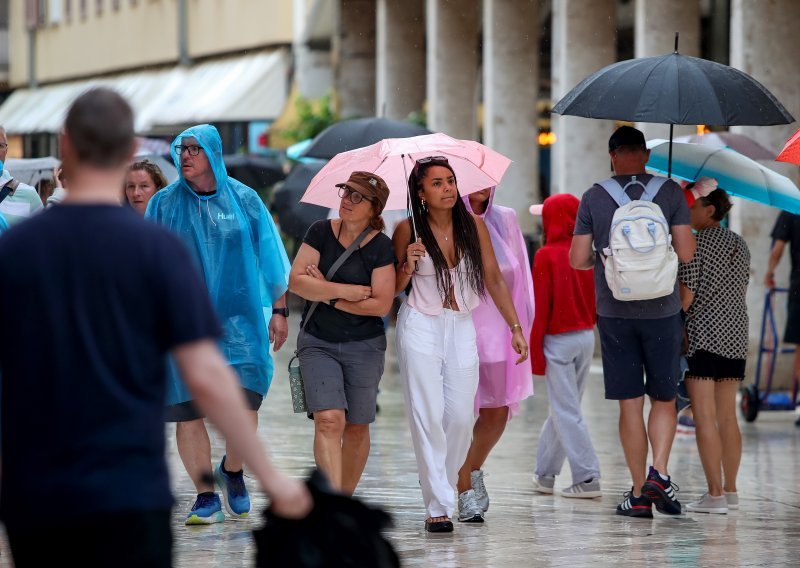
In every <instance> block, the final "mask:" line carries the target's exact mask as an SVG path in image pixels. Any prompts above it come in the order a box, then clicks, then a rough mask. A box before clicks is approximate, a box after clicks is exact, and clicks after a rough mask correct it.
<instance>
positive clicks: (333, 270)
mask: <svg viewBox="0 0 800 568" xmlns="http://www.w3.org/2000/svg"><path fill="white" fill-rule="evenodd" d="M370 231H372V228H371V227H367V228H366V229H364V231H363V232H362V233H361V234H360V235H358V236H357V237H356V240H354V241H353V242H352V243H350V246H349V247H347V248H346V249H345V251H344V252H343V253H342V254H341V255H339V258H337V259H336V262H334V263H333V265H332V266H331V267H330V268H329V269H328V273H327V274H326V275H325V280H327V281H329V282H330V280H331V278H333V275H334V274H336V271H337V270H339V268H340V267H341V266H342V265H343V264H344V262H345V261H346V260H347V259H348V258H350V255H351V254H353V253H354V252H355V251H356V249H357V248H358V246H359V245H360V244H361V242H362V241H363V240H364V239H366V238H367V235H368V234H369V233H370ZM317 306H319V302H314V303H313V304H311V307H309V308H308V313H307V314H306V319H305V321H304V322H303V329H305V327H306V326H307V325H308V322H309V321H311V316H312V315H313V314H314V312H315V311H316V309H317Z"/></svg>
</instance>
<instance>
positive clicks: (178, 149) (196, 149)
mask: <svg viewBox="0 0 800 568" xmlns="http://www.w3.org/2000/svg"><path fill="white" fill-rule="evenodd" d="M202 149H203V148H202V147H201V146H196V145H191V146H184V145H181V144H178V145H177V146H175V153H176V154H178V155H179V156H180V155H182V154H183V153H184V152H189V155H190V156H196V155H198V154H199V153H200V150H202Z"/></svg>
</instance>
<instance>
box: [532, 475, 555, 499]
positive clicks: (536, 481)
mask: <svg viewBox="0 0 800 568" xmlns="http://www.w3.org/2000/svg"><path fill="white" fill-rule="evenodd" d="M555 484H556V478H555V476H550V475H534V476H533V490H534V491H536V493H543V494H545V495H552V494H553V487H555Z"/></svg>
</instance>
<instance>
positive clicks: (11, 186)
mask: <svg viewBox="0 0 800 568" xmlns="http://www.w3.org/2000/svg"><path fill="white" fill-rule="evenodd" d="M18 187H19V182H18V181H17V180H15V179H11V180H9V181H8V183H7V184H6V185H5V186H3V189H0V203H2V202H3V201H5V199H6V197H8V196H9V195H11V194H12V193H14V192H15V191H17V188H18Z"/></svg>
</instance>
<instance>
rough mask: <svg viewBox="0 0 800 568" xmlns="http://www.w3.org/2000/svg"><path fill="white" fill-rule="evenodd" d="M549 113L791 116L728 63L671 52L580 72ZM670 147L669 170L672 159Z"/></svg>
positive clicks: (732, 119)
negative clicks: (580, 78)
mask: <svg viewBox="0 0 800 568" xmlns="http://www.w3.org/2000/svg"><path fill="white" fill-rule="evenodd" d="M553 112H554V113H556V114H567V115H572V116H583V117H586V118H601V119H612V120H627V121H631V122H656V123H662V124H669V139H670V143H671V142H672V130H673V125H675V124H713V125H719V126H722V125H727V126H734V125H749V126H767V125H773V124H789V123H790V122H794V118H793V117H792V115H791V114H789V112H788V111H787V110H786V109H785V108H784V107H783V105H782V104H781V103H780V102H779V101H778V99H776V98H775V96H774V95H773V94H772V93H770V92H769V91H768V90H767V88H766V87H764V85H762V84H761V83H759V82H758V81H756V80H755V79H753V78H752V77H751V76H750V75H748V74H747V73H743V72H742V71H739V70H738V69H734V68H733V67H728V66H727V65H722V64H720V63H715V62H713V61H708V60H706V59H699V58H697V57H689V56H687V55H681V54H680V53H678V36H677V34H676V35H675V52H674V53H671V54H669V55H662V56H658V57H643V58H639V59H628V60H627V61H620V62H619V63H614V64H612V65H609V66H607V67H604V68H602V69H600V70H599V71H596V72H594V73H592V74H591V75H589V76H588V77H586V78H585V79H584V80H583V81H581V82H580V83H579V84H578V86H576V87H575V88H574V89H572V90H571V91H570V92H569V93H567V94H566V96H565V97H564V98H562V99H561V100H560V101H558V104H556V106H555V107H553ZM671 155H672V152H671V151H670V160H669V161H670V168H669V169H670V173H671V163H672V157H671Z"/></svg>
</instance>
